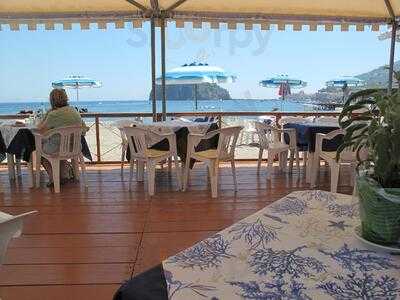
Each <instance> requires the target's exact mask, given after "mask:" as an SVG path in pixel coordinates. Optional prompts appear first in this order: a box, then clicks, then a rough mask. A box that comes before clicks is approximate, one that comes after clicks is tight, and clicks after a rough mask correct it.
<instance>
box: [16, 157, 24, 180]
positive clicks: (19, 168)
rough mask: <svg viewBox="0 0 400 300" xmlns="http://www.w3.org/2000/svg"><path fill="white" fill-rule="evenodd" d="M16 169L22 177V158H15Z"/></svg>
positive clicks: (17, 173)
mask: <svg viewBox="0 0 400 300" xmlns="http://www.w3.org/2000/svg"><path fill="white" fill-rule="evenodd" d="M15 169H16V175H17V177H21V175H22V174H21V159H20V158H15Z"/></svg>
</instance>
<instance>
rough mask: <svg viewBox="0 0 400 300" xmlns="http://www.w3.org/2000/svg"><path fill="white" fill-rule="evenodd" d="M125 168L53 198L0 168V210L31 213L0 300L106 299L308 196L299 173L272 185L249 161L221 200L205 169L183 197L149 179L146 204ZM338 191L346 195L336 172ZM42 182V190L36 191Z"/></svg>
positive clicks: (109, 169)
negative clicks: (215, 238)
mask: <svg viewBox="0 0 400 300" xmlns="http://www.w3.org/2000/svg"><path fill="white" fill-rule="evenodd" d="M321 169H322V170H321V176H320V177H321V178H320V186H319V189H325V190H326V189H328V185H329V173H328V172H327V169H326V168H324V167H322V168H321ZM127 171H128V170H125V173H124V177H121V174H120V170H119V166H96V167H89V170H88V176H89V188H88V190H86V191H85V190H84V189H83V188H82V187H80V186H79V185H77V184H69V185H67V186H64V187H63V188H62V193H61V194H59V195H55V194H53V193H52V192H51V191H50V190H49V189H48V188H45V187H43V188H41V189H29V188H28V187H27V182H26V181H25V180H26V176H23V179H22V181H23V182H22V184H18V183H17V184H10V182H9V180H8V177H7V173H6V170H5V169H4V168H3V169H0V197H1V200H0V206H1V207H0V210H1V211H5V212H8V213H12V214H18V213H22V212H25V211H29V210H34V209H36V210H38V211H39V213H38V214H37V215H35V216H33V217H31V218H30V219H29V220H28V221H27V222H26V223H25V226H24V232H23V233H24V234H23V236H22V237H21V238H18V239H15V240H13V241H12V242H11V244H10V246H9V249H8V252H7V256H6V261H5V264H4V265H3V266H1V267H0V297H1V298H2V299H3V300H13V299H18V300H24V299H29V300H36V299H40V300H45V299H58V300H64V299H68V300H70V299H96V300H102V299H111V298H112V295H113V293H114V292H115V290H116V289H117V288H118V287H119V285H120V284H121V282H123V281H124V280H126V279H128V278H130V277H131V276H132V275H135V274H138V273H140V272H142V271H144V270H146V269H148V268H149V267H151V266H153V265H156V264H158V263H159V262H160V261H161V260H163V259H164V258H166V257H168V256H170V255H173V254H175V253H177V252H178V251H179V250H182V249H184V248H187V247H189V246H191V245H192V244H193V243H195V242H196V241H198V240H201V239H204V238H205V237H207V236H209V235H210V234H212V233H213V232H216V231H219V230H221V229H223V228H225V227H227V226H229V225H231V224H233V223H234V222H236V221H238V220H239V219H242V218H244V217H246V216H248V215H250V214H252V213H254V212H256V211H257V210H259V209H261V208H263V207H264V206H266V205H268V204H270V203H271V202H273V201H275V200H277V199H279V198H281V197H283V196H285V195H287V194H288V193H290V192H292V191H295V190H304V189H308V188H309V187H308V185H307V184H306V183H305V176H304V174H303V173H302V172H301V173H300V174H298V173H296V172H295V173H294V174H293V175H289V174H281V173H279V172H278V171H277V170H276V171H275V174H274V175H273V177H272V180H271V182H270V183H268V184H267V181H266V171H265V169H263V171H262V172H261V174H260V175H257V172H256V164H255V163H240V164H238V168H237V173H238V184H239V191H238V192H237V193H236V194H235V193H234V191H233V182H232V177H231V173H230V169H229V168H224V169H223V170H222V172H221V176H220V196H219V198H218V199H212V198H211V197H210V191H209V189H208V186H207V177H206V173H205V168H204V167H203V166H201V165H200V166H198V167H195V169H194V170H193V171H192V178H191V182H190V188H189V191H187V192H185V193H182V192H177V191H175V179H174V177H173V176H169V175H168V172H166V170H165V171H162V170H160V171H158V172H157V175H156V180H157V188H156V196H154V197H152V198H149V197H148V196H147V195H146V193H145V188H144V185H143V184H142V183H136V182H135V183H134V191H132V192H129V191H128V182H127V181H128V172H127ZM344 173H345V174H344V176H342V178H341V183H342V185H341V187H340V188H339V191H340V192H344V193H350V192H351V190H352V188H351V187H350V186H348V185H347V184H346V182H349V180H348V179H349V175H348V174H346V172H344ZM43 185H44V184H43Z"/></svg>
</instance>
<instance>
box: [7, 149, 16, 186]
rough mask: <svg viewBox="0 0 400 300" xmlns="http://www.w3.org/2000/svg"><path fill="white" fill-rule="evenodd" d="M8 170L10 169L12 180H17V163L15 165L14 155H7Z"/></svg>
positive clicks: (9, 174)
mask: <svg viewBox="0 0 400 300" xmlns="http://www.w3.org/2000/svg"><path fill="white" fill-rule="evenodd" d="M7 168H8V177H9V178H10V180H14V179H15V163H14V155H13V154H9V153H7Z"/></svg>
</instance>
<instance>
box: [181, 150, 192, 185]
mask: <svg viewBox="0 0 400 300" xmlns="http://www.w3.org/2000/svg"><path fill="white" fill-rule="evenodd" d="M189 165H190V157H186V161H185V174H184V175H183V187H182V189H183V191H186V189H187V187H188V182H189V172H190V168H189V167H190V166H189Z"/></svg>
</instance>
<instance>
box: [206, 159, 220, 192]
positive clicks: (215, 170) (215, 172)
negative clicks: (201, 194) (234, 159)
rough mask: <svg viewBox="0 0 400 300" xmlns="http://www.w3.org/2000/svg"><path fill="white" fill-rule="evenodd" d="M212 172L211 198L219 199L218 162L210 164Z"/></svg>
mask: <svg viewBox="0 0 400 300" xmlns="http://www.w3.org/2000/svg"><path fill="white" fill-rule="evenodd" d="M208 169H209V171H210V182H211V197H212V198H217V197H218V162H216V161H215V160H213V161H211V162H210V165H209V168H208Z"/></svg>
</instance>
